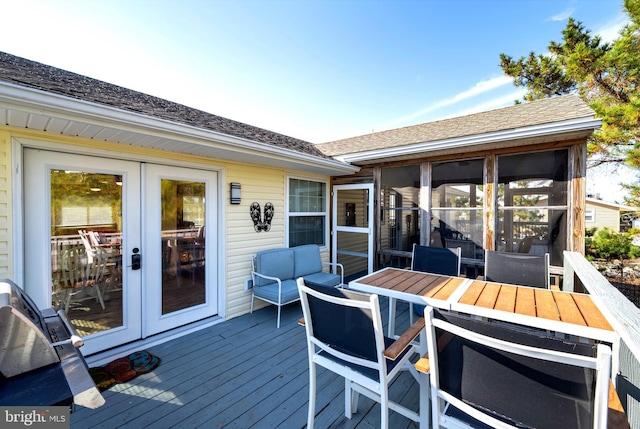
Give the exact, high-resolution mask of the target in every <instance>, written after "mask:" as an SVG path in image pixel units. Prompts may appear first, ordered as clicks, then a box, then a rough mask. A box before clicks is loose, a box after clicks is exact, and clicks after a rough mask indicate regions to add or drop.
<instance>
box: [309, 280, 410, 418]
mask: <svg viewBox="0 0 640 429" xmlns="http://www.w3.org/2000/svg"><path fill="white" fill-rule="evenodd" d="M297 283H298V290H299V291H300V301H301V303H302V311H303V314H304V320H305V329H306V332H307V344H308V353H309V413H308V421H307V428H308V429H313V427H314V418H315V405H316V366H317V365H320V366H322V367H324V368H327V369H329V370H330V371H332V372H334V373H336V374H338V375H340V376H342V377H344V379H345V417H347V418H349V419H350V418H351V416H352V415H353V413H356V412H357V406H358V394H360V393H361V394H363V395H365V396H367V397H369V398H371V399H373V400H374V401H377V402H378V403H380V405H381V412H380V414H381V417H380V419H381V424H380V427H381V428H382V429H387V428H388V427H389V410H390V409H391V410H393V411H396V412H397V413H399V414H402V415H403V416H405V417H407V418H409V419H411V420H413V421H415V422H419V420H420V416H419V414H418V413H416V412H414V411H412V410H410V409H408V408H406V407H404V406H402V405H399V404H397V403H394V402H392V401H391V400H390V399H389V389H388V386H389V383H390V382H391V380H393V379H394V377H395V376H396V375H397V374H398V373H399V372H400V371H402V370H412V369H413V364H412V363H411V362H410V361H409V358H410V357H411V356H413V354H414V353H417V348H416V347H415V346H414V345H409V346H408V347H410V348H411V349H410V350H409V351H408V352H407V353H406V354H405V355H404V356H402V358H401V359H402V360H401V361H400V362H398V364H397V365H396V366H395V367H394V368H393V370H391V371H390V372H389V373H387V358H386V357H385V356H384V351H385V344H384V335H383V332H384V331H383V328H382V318H381V314H380V305H379V300H378V295H375V294H371V295H369V300H368V301H357V300H352V299H347V298H339V297H333V296H327V295H324V294H321V293H320V292H317V291H315V290H313V289H311V288H309V287H307V286H305V285H304V280H303V279H302V278H299V279H297ZM307 295H311V296H314V297H316V298H319V299H323V300H326V301H328V302H332V303H335V304H339V305H344V306H349V307H356V308H362V309H366V310H369V311H371V314H372V316H373V320H372V323H373V325H374V330H375V332H376V333H377V334H376V346H377V347H376V348H377V362H372V361H370V360H366V359H361V358H357V357H354V356H350V355H348V354H345V353H342V352H340V351H338V350H336V349H334V348H332V347H331V346H330V345H329V344H325V343H323V342H322V341H320V340H318V339H317V338H316V337H314V335H313V322H312V318H311V317H310V308H309V301H308V298H307ZM321 352H326V353H328V354H331V355H332V356H335V357H337V358H338V359H341V360H344V361H347V362H350V363H353V364H356V365H360V366H363V367H367V368H371V369H374V370H376V371H378V374H379V376H378V379H379V381H378V380H373V379H371V378H369V377H366V376H365V375H363V374H361V373H359V372H357V371H355V370H353V369H351V368H349V367H347V366H345V365H342V364H340V363H337V362H336V361H334V360H331V359H329V358H327V357H325V356H323V355H322V354H321ZM412 373H413V371H412ZM413 375H414V377H416V378H417V374H415V373H413Z"/></svg>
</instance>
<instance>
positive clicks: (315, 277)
mask: <svg viewBox="0 0 640 429" xmlns="http://www.w3.org/2000/svg"><path fill="white" fill-rule="evenodd" d="M304 281H305V282H311V283H318V284H321V285H323V286H338V285H339V284H340V276H339V275H337V274H331V273H324V272H322V273H315V274H310V275H308V276H304Z"/></svg>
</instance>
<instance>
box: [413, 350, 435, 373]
mask: <svg viewBox="0 0 640 429" xmlns="http://www.w3.org/2000/svg"><path fill="white" fill-rule="evenodd" d="M415 367H416V369H417V370H418V371H419V372H423V373H425V374H428V373H429V371H430V370H431V364H430V362H429V354H428V353H425V354H424V356H422V357H421V358H420V359H418V361H417V362H416V365H415Z"/></svg>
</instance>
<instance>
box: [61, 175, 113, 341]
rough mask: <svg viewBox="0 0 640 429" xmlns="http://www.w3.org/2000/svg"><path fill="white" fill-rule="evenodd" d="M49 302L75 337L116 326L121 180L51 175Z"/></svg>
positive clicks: (109, 176) (90, 176) (95, 176)
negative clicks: (65, 319)
mask: <svg viewBox="0 0 640 429" xmlns="http://www.w3.org/2000/svg"><path fill="white" fill-rule="evenodd" d="M50 183H51V270H52V273H51V279H52V291H51V293H52V303H53V307H54V308H55V309H64V310H65V311H66V313H67V315H68V316H69V319H70V320H71V322H72V323H73V325H74V326H75V327H76V329H77V330H78V332H79V333H80V335H89V334H94V333H96V332H100V331H105V330H108V329H112V328H115V327H118V326H122V324H123V323H122V319H123V317H122V255H121V252H120V246H121V242H122V176H119V175H112V174H100V173H92V172H84V171H67V170H51V172H50Z"/></svg>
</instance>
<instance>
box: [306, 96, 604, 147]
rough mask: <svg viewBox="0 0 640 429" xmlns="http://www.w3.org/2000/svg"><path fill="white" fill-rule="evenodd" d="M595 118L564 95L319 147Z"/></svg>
mask: <svg viewBox="0 0 640 429" xmlns="http://www.w3.org/2000/svg"><path fill="white" fill-rule="evenodd" d="M593 116H594V112H593V110H591V108H590V107H589V106H587V104H585V103H584V102H583V101H582V100H581V99H580V97H578V96H577V95H564V96H560V97H553V98H545V99H542V100H537V101H534V102H531V103H523V104H516V105H513V106H509V107H504V108H501V109H496V110H490V111H487V112H481V113H475V114H472V115H466V116H459V117H456V118H450V119H443V120H440V121H434V122H427V123H424V124H419V125H413V126H409V127H404V128H397V129H393V130H388V131H381V132H377V133H372V134H365V135H363V136H357V137H352V138H348V139H343V140H337V141H333V142H329V143H321V144H318V145H316V146H317V147H318V148H319V149H320V150H321V151H323V152H324V153H325V154H326V155H329V156H339V155H345V154H352V153H358V152H363V151H369V150H376V149H387V148H397V147H402V146H410V145H412V144H417V143H428V142H437V141H442V140H446V139H451V138H458V137H465V136H473V135H479V134H486V133H492V132H498V131H505V130H512V129H515V128H522V127H531V126H535V125H541V124H547V123H552V122H560V121H566V120H571V119H578V118H585V117H593Z"/></svg>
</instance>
